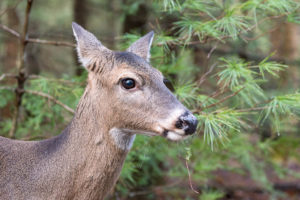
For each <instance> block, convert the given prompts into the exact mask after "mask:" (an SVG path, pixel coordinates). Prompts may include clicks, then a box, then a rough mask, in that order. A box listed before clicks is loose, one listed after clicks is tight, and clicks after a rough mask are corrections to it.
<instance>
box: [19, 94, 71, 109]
mask: <svg viewBox="0 0 300 200" xmlns="http://www.w3.org/2000/svg"><path fill="white" fill-rule="evenodd" d="M23 92H25V93H28V94H33V95H37V96H41V97H44V98H47V99H49V100H50V101H53V102H54V103H56V104H58V105H60V106H61V107H63V108H64V109H66V110H67V111H68V112H70V113H72V114H74V113H75V111H74V110H73V109H72V108H70V107H69V106H67V105H66V104H64V103H62V102H61V101H59V100H57V99H56V98H54V97H53V96H51V95H49V94H46V93H43V92H38V91H33V90H23Z"/></svg>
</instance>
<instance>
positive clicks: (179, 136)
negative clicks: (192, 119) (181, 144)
mask: <svg viewBox="0 0 300 200" xmlns="http://www.w3.org/2000/svg"><path fill="white" fill-rule="evenodd" d="M163 136H164V137H165V138H167V139H168V140H171V141H180V140H184V139H186V138H187V137H188V135H185V134H184V133H183V132H182V131H169V130H164V132H163Z"/></svg>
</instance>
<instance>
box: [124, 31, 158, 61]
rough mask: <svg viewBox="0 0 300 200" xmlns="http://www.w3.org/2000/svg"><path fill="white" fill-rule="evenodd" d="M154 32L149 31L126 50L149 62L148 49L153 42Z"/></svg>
mask: <svg viewBox="0 0 300 200" xmlns="http://www.w3.org/2000/svg"><path fill="white" fill-rule="evenodd" d="M153 37H154V32H153V31H151V32H149V33H147V34H146V35H144V36H143V37H141V38H140V39H138V40H137V41H135V42H134V43H133V44H132V45H131V46H130V47H129V48H128V49H127V51H128V52H132V53H134V54H136V55H138V56H140V57H142V58H144V59H145V60H147V62H149V60H150V48H151V44H152V41H153Z"/></svg>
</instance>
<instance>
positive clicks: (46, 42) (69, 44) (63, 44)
mask: <svg viewBox="0 0 300 200" xmlns="http://www.w3.org/2000/svg"><path fill="white" fill-rule="evenodd" d="M26 41H27V42H30V43H39V44H46V45H55V46H67V47H76V45H75V44H73V43H69V42H57V41H51V40H41V39H38V38H28V39H27V40H26Z"/></svg>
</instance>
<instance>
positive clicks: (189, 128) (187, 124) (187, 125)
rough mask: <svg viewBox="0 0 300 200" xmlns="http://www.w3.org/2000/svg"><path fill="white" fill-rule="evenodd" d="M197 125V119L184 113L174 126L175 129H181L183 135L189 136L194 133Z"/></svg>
mask: <svg viewBox="0 0 300 200" xmlns="http://www.w3.org/2000/svg"><path fill="white" fill-rule="evenodd" d="M197 124H198V120H197V118H196V117H195V116H194V115H193V114H191V113H189V112H185V113H184V114H183V115H181V116H180V117H179V119H178V120H177V122H176V124H175V126H176V128H179V129H183V130H184V133H185V134H187V135H191V134H193V133H195V131H196V128H197Z"/></svg>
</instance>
